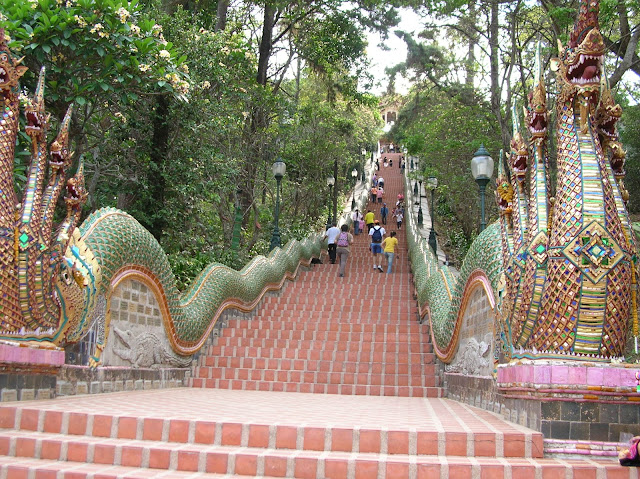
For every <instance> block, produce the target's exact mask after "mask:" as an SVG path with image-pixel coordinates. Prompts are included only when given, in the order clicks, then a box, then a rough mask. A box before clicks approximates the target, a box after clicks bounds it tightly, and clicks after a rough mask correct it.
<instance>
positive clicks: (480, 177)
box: [471, 145, 493, 231]
mask: <svg viewBox="0 0 640 479" xmlns="http://www.w3.org/2000/svg"><path fill="white" fill-rule="evenodd" d="M471 174H472V175H473V179H474V180H476V183H478V188H479V189H480V231H483V230H484V229H485V228H486V226H487V223H486V221H485V218H484V196H485V189H486V187H487V184H488V183H489V181H490V180H491V176H492V175H493V158H491V157H490V156H489V152H488V151H487V149H486V148H485V147H484V145H480V148H478V151H476V152H475V153H474V154H473V159H472V160H471Z"/></svg>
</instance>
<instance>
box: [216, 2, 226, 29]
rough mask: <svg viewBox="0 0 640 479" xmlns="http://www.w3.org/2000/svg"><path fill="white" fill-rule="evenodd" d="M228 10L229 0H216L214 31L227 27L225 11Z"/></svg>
mask: <svg viewBox="0 0 640 479" xmlns="http://www.w3.org/2000/svg"><path fill="white" fill-rule="evenodd" d="M228 10H229V0H218V9H217V12H216V30H215V31H216V32H221V31H223V30H224V29H225V28H227V11H228Z"/></svg>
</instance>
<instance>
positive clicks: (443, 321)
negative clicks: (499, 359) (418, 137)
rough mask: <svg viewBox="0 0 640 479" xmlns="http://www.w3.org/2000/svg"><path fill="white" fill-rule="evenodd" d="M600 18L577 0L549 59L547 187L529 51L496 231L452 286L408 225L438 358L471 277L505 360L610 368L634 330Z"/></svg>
mask: <svg viewBox="0 0 640 479" xmlns="http://www.w3.org/2000/svg"><path fill="white" fill-rule="evenodd" d="M598 10H599V2H598V1H596V0H582V1H581V6H580V12H579V17H578V19H577V22H576V26H575V30H574V32H573V33H572V34H571V37H570V41H569V45H568V46H567V47H566V48H565V47H562V48H561V49H560V58H559V59H557V62H556V65H557V67H558V68H557V72H558V81H559V85H560V93H559V96H558V99H557V102H556V105H557V112H556V121H557V141H556V143H557V149H558V150H557V158H558V175H557V181H556V184H555V185H554V184H551V182H550V181H549V171H548V158H547V157H548V152H547V148H548V146H547V145H548V141H547V139H548V128H547V124H548V118H547V107H546V89H545V86H544V82H543V75H542V71H541V68H540V65H541V62H540V58H539V54H538V59H537V68H536V72H537V75H536V78H537V81H536V84H535V86H534V89H533V91H532V92H531V94H530V95H529V102H528V105H527V108H526V109H525V120H526V127H527V130H528V132H529V138H528V142H527V141H525V140H524V139H523V137H522V135H521V133H520V132H519V131H518V130H519V128H518V121H517V115H516V114H515V112H514V117H516V120H514V127H515V130H514V135H513V141H512V143H511V152H510V154H509V167H510V172H509V174H507V173H506V172H505V171H504V170H502V169H501V167H502V161H500V165H499V171H498V182H497V197H496V199H497V202H498V206H499V208H500V212H501V218H500V225H499V226H498V225H491V226H490V227H489V228H487V229H486V230H485V231H484V232H483V233H482V234H481V235H480V236H479V237H478V238H477V240H476V241H475V242H474V244H473V245H472V247H471V250H470V251H469V254H468V255H467V257H466V258H465V261H464V264H463V267H462V270H461V272H460V273H461V274H460V278H459V280H458V281H455V280H454V279H453V278H452V276H451V275H450V274H449V272H448V269H447V268H446V267H438V265H437V261H436V259H435V257H434V256H433V255H432V254H431V253H430V251H429V250H428V245H427V244H426V241H425V240H424V238H422V237H421V236H420V235H419V234H417V233H416V231H417V229H415V228H416V225H415V224H413V221H412V218H411V217H409V218H408V227H409V229H410V231H412V232H413V233H412V234H411V235H409V243H410V251H411V254H412V263H413V268H414V276H415V281H416V290H417V293H418V300H419V303H420V312H421V315H425V314H428V315H429V318H430V321H431V326H432V336H433V339H434V345H435V349H436V353H437V354H438V357H439V358H440V359H441V360H443V361H445V362H448V361H450V360H451V358H452V356H453V354H454V353H455V349H456V348H457V336H458V328H459V327H460V323H461V319H462V314H463V312H462V311H460V309H463V307H464V305H465V304H466V303H465V294H466V293H465V291H466V290H467V289H466V285H467V284H469V282H471V281H474V280H477V277H478V276H484V277H485V278H487V280H488V283H489V284H490V285H491V287H490V288H485V289H486V290H487V294H488V296H489V297H490V298H491V296H492V295H493V297H494V298H496V299H497V310H498V315H497V321H498V324H497V326H496V328H495V330H494V333H495V337H496V341H497V343H499V344H496V347H495V349H494V351H496V354H500V353H499V351H502V353H504V355H505V356H506V357H507V359H508V358H509V357H527V358H571V359H586V360H609V358H611V357H619V356H622V355H623V354H624V347H625V339H626V335H627V331H628V329H629V325H630V322H631V321H633V331H634V334H637V330H638V326H637V314H634V313H635V312H636V309H637V306H636V304H635V301H636V299H635V290H634V288H635V284H636V282H637V281H636V269H635V262H636V239H635V237H634V235H633V232H632V229H631V223H630V221H629V217H628V214H627V211H626V208H625V202H626V201H627V200H628V193H627V192H626V190H625V189H624V184H623V182H622V179H623V177H624V151H623V150H622V147H621V145H620V144H619V141H618V135H617V131H616V129H615V124H616V122H617V120H618V119H619V118H620V113H621V111H620V107H619V105H615V104H614V103H613V100H612V96H611V95H610V93H609V92H608V89H607V85H606V82H603V83H602V84H601V81H600V78H601V77H602V76H604V73H603V72H602V55H603V54H604V43H603V41H602V36H601V35H600V32H599V29H598ZM538 52H539V48H538ZM461 307H462V308H461ZM630 317H631V319H630Z"/></svg>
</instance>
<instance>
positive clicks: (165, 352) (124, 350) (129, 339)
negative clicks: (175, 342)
mask: <svg viewBox="0 0 640 479" xmlns="http://www.w3.org/2000/svg"><path fill="white" fill-rule="evenodd" d="M113 332H114V333H115V337H116V338H118V340H119V341H120V343H121V344H122V345H123V346H124V347H121V348H118V347H114V348H113V352H114V353H115V354H116V355H117V356H118V357H120V358H122V359H124V360H125V361H129V362H130V363H131V365H132V366H133V367H136V368H155V367H161V366H170V367H177V368H187V367H190V366H191V357H190V356H179V355H177V354H176V353H174V352H173V350H172V349H171V348H170V347H169V345H168V344H166V343H165V341H163V340H162V339H161V338H160V337H159V336H158V335H156V334H154V333H150V332H142V333H140V334H138V335H137V336H136V335H134V333H133V332H132V331H128V330H127V331H125V330H121V329H119V328H117V327H114V328H113Z"/></svg>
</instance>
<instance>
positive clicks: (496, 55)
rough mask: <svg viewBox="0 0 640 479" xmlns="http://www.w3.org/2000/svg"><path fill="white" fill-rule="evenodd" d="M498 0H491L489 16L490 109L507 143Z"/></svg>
mask: <svg viewBox="0 0 640 479" xmlns="http://www.w3.org/2000/svg"><path fill="white" fill-rule="evenodd" d="M499 21H500V20H499V0H491V13H490V18H489V50H490V52H491V57H490V59H489V61H490V65H491V70H490V78H491V111H492V112H493V114H494V115H495V117H496V119H497V120H498V123H499V124H500V132H501V134H502V144H503V145H508V144H509V141H510V140H511V132H510V131H509V125H508V124H507V121H506V118H505V116H504V115H503V114H502V105H501V98H500V93H501V91H502V89H501V88H500V78H499V75H500V46H499V42H500V23H499Z"/></svg>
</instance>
